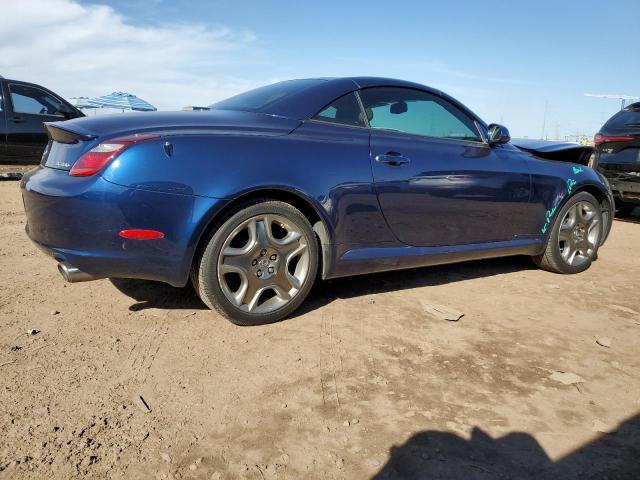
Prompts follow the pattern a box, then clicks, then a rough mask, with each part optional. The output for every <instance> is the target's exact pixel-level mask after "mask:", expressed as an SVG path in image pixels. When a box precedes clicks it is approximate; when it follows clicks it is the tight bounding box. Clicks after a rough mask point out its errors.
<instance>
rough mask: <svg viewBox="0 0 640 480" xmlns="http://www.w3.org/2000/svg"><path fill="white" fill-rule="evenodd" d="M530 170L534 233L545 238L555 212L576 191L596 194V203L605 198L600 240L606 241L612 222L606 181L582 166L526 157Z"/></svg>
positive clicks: (611, 207)
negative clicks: (605, 216)
mask: <svg viewBox="0 0 640 480" xmlns="http://www.w3.org/2000/svg"><path fill="white" fill-rule="evenodd" d="M527 163H528V164H529V166H530V169H531V171H532V185H533V191H532V198H531V203H532V207H533V215H534V218H535V228H536V233H538V234H540V235H543V236H544V237H545V238H546V237H548V235H549V234H550V231H551V227H552V225H553V222H554V220H555V218H556V215H557V214H558V212H559V211H560V210H561V209H562V207H563V206H564V204H565V203H566V202H567V200H569V198H570V197H571V196H572V195H575V193H576V192H579V191H586V192H589V193H592V194H595V196H596V198H597V199H598V200H601V199H606V200H607V202H606V204H605V207H606V209H605V211H604V212H603V213H604V214H606V215H607V217H608V218H605V219H604V222H603V229H604V231H603V240H602V242H601V243H604V240H606V238H607V236H608V234H609V230H610V228H611V220H612V219H613V208H614V207H613V206H614V202H613V197H612V196H611V191H610V190H609V189H608V187H607V184H606V183H605V180H603V179H602V178H601V176H600V175H599V174H598V173H597V172H596V171H594V170H593V169H591V168H589V167H586V166H584V165H579V164H573V163H566V162H557V161H552V160H543V159H540V158H538V157H535V156H533V155H529V156H528V157H527Z"/></svg>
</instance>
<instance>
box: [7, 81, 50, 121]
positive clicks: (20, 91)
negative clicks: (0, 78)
mask: <svg viewBox="0 0 640 480" xmlns="http://www.w3.org/2000/svg"><path fill="white" fill-rule="evenodd" d="M9 93H10V94H11V103H13V111H14V112H16V113H29V114H34V115H59V114H60V112H61V110H62V103H61V102H60V101H59V100H58V99H57V98H54V97H52V96H51V95H49V94H48V93H46V92H44V91H43V90H40V89H38V88H32V87H28V86H26V85H9Z"/></svg>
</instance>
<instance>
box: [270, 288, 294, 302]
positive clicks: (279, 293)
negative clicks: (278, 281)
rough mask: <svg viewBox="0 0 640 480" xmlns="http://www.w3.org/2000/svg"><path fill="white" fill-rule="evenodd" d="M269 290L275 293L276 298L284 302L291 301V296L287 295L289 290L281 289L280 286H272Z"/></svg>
mask: <svg viewBox="0 0 640 480" xmlns="http://www.w3.org/2000/svg"><path fill="white" fill-rule="evenodd" d="M271 289H272V290H273V291H274V292H275V294H276V295H277V297H278V298H279V299H280V300H282V301H285V302H288V301H289V300H291V295H290V294H289V290H286V289H284V288H282V287H281V286H280V285H272V286H271Z"/></svg>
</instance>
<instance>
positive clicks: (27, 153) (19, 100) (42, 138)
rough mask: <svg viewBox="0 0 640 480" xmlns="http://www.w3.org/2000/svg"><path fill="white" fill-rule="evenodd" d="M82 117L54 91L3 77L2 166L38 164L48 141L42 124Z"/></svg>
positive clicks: (0, 116) (0, 87)
mask: <svg viewBox="0 0 640 480" xmlns="http://www.w3.org/2000/svg"><path fill="white" fill-rule="evenodd" d="M83 116H84V114H83V113H82V112H81V111H80V110H78V109H77V108H76V107H74V106H73V105H71V104H70V103H69V102H67V101H65V100H64V99H63V98H62V97H61V96H60V95H56V94H55V93H53V92H52V91H51V90H47V89H46V88H44V87H41V86H40V85H34V84H32V83H27V82H20V81H17V80H8V79H6V78H2V77H0V163H14V164H30V163H32V164H37V163H38V162H40V159H41V158H42V152H43V151H44V149H45V147H46V145H47V142H48V141H49V138H48V136H47V131H46V130H45V128H44V125H43V122H56V121H60V120H69V119H70V118H76V117H83Z"/></svg>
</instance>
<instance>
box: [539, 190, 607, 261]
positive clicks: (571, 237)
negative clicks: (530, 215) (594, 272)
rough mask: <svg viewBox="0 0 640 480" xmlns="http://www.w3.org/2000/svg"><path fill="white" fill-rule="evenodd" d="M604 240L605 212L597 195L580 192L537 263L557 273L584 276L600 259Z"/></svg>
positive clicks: (555, 226)
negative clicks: (599, 250)
mask: <svg viewBox="0 0 640 480" xmlns="http://www.w3.org/2000/svg"><path fill="white" fill-rule="evenodd" d="M601 238H602V212H601V210H600V205H599V204H598V201H597V200H596V199H595V198H594V197H593V195H591V194H589V193H586V192H580V193H578V194H576V195H574V196H573V197H571V198H570V199H569V201H568V202H567V204H566V205H565V206H564V208H563V209H562V210H561V211H560V213H559V214H558V216H557V217H556V220H555V223H554V224H553V228H552V230H551V233H550V235H549V239H548V241H547V247H546V250H545V252H544V253H543V254H542V255H539V256H537V257H534V261H535V262H536V264H537V265H538V266H539V267H541V268H544V269H545V270H549V271H552V272H556V273H580V272H583V271H584V270H586V269H587V268H589V266H590V265H591V262H592V261H593V260H595V259H596V258H597V255H598V247H599V246H600V241H601Z"/></svg>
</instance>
